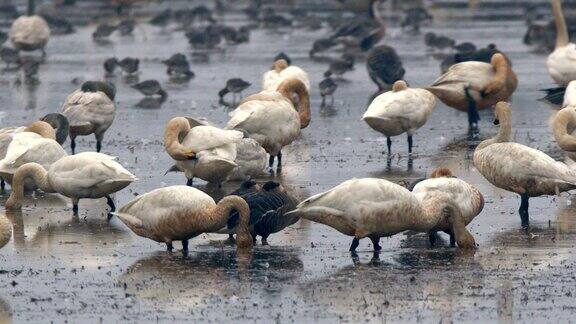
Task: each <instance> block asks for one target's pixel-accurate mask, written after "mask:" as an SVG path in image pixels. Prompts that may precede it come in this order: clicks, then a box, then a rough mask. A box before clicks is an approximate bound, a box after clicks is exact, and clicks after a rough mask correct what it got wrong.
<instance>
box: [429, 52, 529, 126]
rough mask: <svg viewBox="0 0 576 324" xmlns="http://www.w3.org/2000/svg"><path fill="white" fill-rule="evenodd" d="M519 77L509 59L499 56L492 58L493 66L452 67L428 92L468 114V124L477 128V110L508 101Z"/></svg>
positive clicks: (482, 63)
mask: <svg viewBox="0 0 576 324" xmlns="http://www.w3.org/2000/svg"><path fill="white" fill-rule="evenodd" d="M517 86H518V78H517V77H516V74H515V73H514V71H512V66H511V65H510V62H509V61H508V59H507V58H506V57H505V56H504V55H503V54H500V53H496V54H494V55H492V58H491V60H490V63H485V62H476V61H469V62H462V63H458V64H455V65H452V66H451V67H450V69H448V72H446V73H444V74H443V75H442V76H440V77H439V78H438V79H437V80H436V81H434V83H433V84H432V85H431V86H430V87H427V88H426V90H429V91H430V92H432V93H433V94H434V95H435V96H436V97H438V99H440V100H441V101H442V102H443V103H444V104H446V105H447V106H449V107H452V108H455V109H457V110H461V111H467V112H468V124H469V125H470V126H471V128H476V127H477V124H478V121H479V120H480V117H479V116H478V110H481V109H486V108H489V107H492V106H493V105H495V104H496V103H497V102H499V101H506V100H508V99H509V98H510V97H511V96H512V94H513V93H514V91H515V90H516V87H517Z"/></svg>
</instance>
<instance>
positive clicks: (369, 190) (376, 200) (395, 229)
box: [289, 178, 474, 251]
mask: <svg viewBox="0 0 576 324" xmlns="http://www.w3.org/2000/svg"><path fill="white" fill-rule="evenodd" d="M424 207H426V208H424ZM432 207H433V208H432ZM296 208H297V209H296V210H295V211H293V212H291V213H294V214H296V215H298V216H300V217H302V218H305V219H309V220H311V221H314V222H318V223H322V224H325V225H328V226H330V227H333V228H334V229H336V230H338V231H339V232H341V233H343V234H345V235H349V236H354V240H353V242H352V246H351V247H350V251H354V250H355V249H356V247H357V246H358V240H359V239H362V238H365V237H370V239H371V240H372V243H373V245H374V248H375V250H380V246H379V243H378V242H379V240H380V237H386V236H392V235H394V234H397V233H400V232H403V231H406V230H414V231H418V232H428V231H430V230H432V229H433V228H434V227H435V226H436V225H437V224H438V223H439V222H440V221H441V220H442V219H443V218H444V217H446V215H445V214H446V213H444V212H443V209H446V208H448V209H450V211H449V213H450V214H452V216H450V219H451V221H452V222H453V223H454V224H457V225H458V227H456V226H455V227H454V230H455V232H456V233H455V234H456V240H457V241H458V243H459V244H458V245H459V246H463V247H464V246H467V247H472V246H473V245H474V243H473V242H474V240H473V238H472V240H471V241H468V242H465V241H464V240H463V238H464V237H467V238H469V237H470V233H468V234H467V235H465V234H463V233H465V232H467V231H466V229H465V227H464V225H463V222H462V221H461V216H460V211H459V208H458V207H457V206H454V205H453V204H451V203H450V202H446V201H443V202H440V201H438V202H434V203H431V204H429V205H427V206H423V205H422V204H421V203H420V201H419V200H418V199H417V198H416V196H415V195H414V194H412V193H411V192H410V191H408V190H407V189H406V188H404V187H402V186H400V185H397V184H395V183H392V182H389V181H387V180H383V179H375V178H365V179H351V180H348V181H345V182H343V183H341V184H339V185H338V186H336V187H334V188H332V189H330V190H328V191H326V192H324V193H321V194H317V195H315V196H312V197H310V198H308V199H306V200H304V201H303V202H302V203H300V204H299V205H298V206H297V207H296ZM289 214H290V213H289ZM454 220H457V222H455V221H454Z"/></svg>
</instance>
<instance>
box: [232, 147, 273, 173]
mask: <svg viewBox="0 0 576 324" xmlns="http://www.w3.org/2000/svg"><path fill="white" fill-rule="evenodd" d="M234 162H235V163H236V164H237V165H238V167H237V168H236V169H234V172H233V173H232V175H231V176H230V180H246V179H247V178H257V177H259V176H262V175H263V173H264V170H265V169H266V163H267V162H268V154H267V153H266V150H265V149H264V148H263V147H262V146H261V145H260V144H258V142H256V141H255V140H254V139H252V138H243V139H241V140H240V141H239V142H237V143H236V160H234Z"/></svg>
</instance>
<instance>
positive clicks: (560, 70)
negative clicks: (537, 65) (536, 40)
mask: <svg viewBox="0 0 576 324" xmlns="http://www.w3.org/2000/svg"><path fill="white" fill-rule="evenodd" d="M550 2H551V4H552V12H553V14H554V21H555V22H556V47H555V49H554V51H553V52H552V53H551V54H550V55H549V56H548V59H547V60H546V67H547V68H548V73H549V74H550V77H551V78H552V80H554V82H556V83H557V84H558V85H560V86H566V85H567V84H568V83H570V81H572V80H576V44H574V43H570V37H569V35H568V29H567V28H566V21H565V19H564V14H563V13H562V3H561V1H560V0H550Z"/></svg>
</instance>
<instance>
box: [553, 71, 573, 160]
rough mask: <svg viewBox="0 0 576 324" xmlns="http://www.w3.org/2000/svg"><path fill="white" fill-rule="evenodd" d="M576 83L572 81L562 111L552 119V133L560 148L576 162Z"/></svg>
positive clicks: (567, 88)
mask: <svg viewBox="0 0 576 324" xmlns="http://www.w3.org/2000/svg"><path fill="white" fill-rule="evenodd" d="M575 130H576V81H571V82H570V83H569V84H568V86H567V87H566V90H565V93H564V102H563V104H562V109H561V110H560V111H558V112H557V113H556V115H555V116H554V118H553V119H552V131H553V134H554V139H555V140H556V143H558V146H560V148H561V149H562V150H564V152H565V153H566V155H567V156H568V158H569V159H571V160H572V161H576V136H575V135H576V134H575V133H574V131H575Z"/></svg>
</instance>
